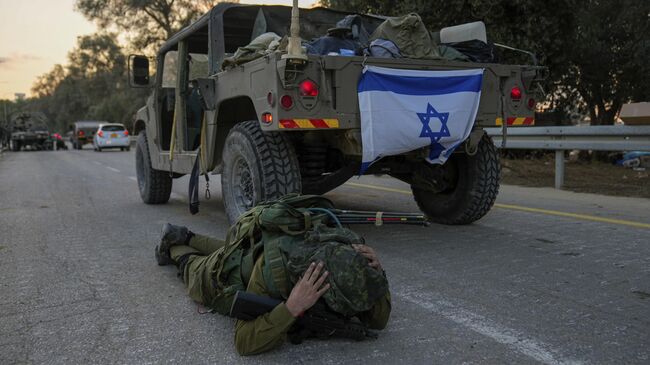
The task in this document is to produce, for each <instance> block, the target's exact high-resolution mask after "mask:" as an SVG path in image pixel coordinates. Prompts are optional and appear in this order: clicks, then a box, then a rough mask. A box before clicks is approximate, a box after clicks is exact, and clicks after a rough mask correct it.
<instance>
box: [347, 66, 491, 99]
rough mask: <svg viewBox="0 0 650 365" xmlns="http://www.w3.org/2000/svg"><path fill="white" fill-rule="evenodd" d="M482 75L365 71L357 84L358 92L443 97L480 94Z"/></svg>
mask: <svg viewBox="0 0 650 365" xmlns="http://www.w3.org/2000/svg"><path fill="white" fill-rule="evenodd" d="M482 81H483V75H468V76H444V77H418V76H398V75H386V74H379V73H376V72H372V71H367V72H365V73H364V74H363V76H362V78H361V81H360V82H359V86H358V92H360V93H361V92H364V91H390V92H394V93H396V94H404V95H443V94H452V93H459V92H475V93H477V92H480V91H481V82H482Z"/></svg>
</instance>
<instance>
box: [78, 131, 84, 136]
mask: <svg viewBox="0 0 650 365" xmlns="http://www.w3.org/2000/svg"><path fill="white" fill-rule="evenodd" d="M78 134H79V135H80V136H83V135H84V134H86V133H84V131H79V133H78Z"/></svg>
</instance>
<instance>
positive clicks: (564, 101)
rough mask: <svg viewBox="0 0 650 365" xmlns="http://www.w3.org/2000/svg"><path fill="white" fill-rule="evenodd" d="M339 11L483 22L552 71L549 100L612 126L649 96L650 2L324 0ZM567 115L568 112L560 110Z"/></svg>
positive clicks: (436, 23)
mask: <svg viewBox="0 0 650 365" xmlns="http://www.w3.org/2000/svg"><path fill="white" fill-rule="evenodd" d="M321 4H322V5H324V6H330V7H332V8H336V9H341V10H346V11H356V12H360V13H375V14H382V15H390V16H395V15H402V14H405V13H409V12H416V13H418V14H420V16H421V17H422V19H423V21H424V22H425V23H426V24H427V26H428V27H429V28H430V29H431V30H436V29H440V28H442V27H445V26H450V25H455V24H461V23H466V22H472V21H478V20H481V21H483V22H484V23H485V24H486V27H487V29H488V38H489V39H490V40H492V41H494V42H497V43H504V44H508V45H511V46H514V47H517V48H522V49H528V50H531V51H533V52H535V53H536V54H537V55H539V56H540V61H541V63H542V64H543V65H545V66H547V67H548V68H549V71H550V78H549V79H548V80H547V85H546V86H547V91H548V95H549V100H548V101H549V102H551V105H552V106H553V107H554V108H555V109H561V110H560V111H563V110H569V109H573V108H576V107H579V108H581V110H582V111H583V112H585V113H588V115H589V116H590V117H591V120H592V123H594V124H612V123H613V122H614V118H615V116H616V114H617V113H618V112H619V110H620V108H621V105H622V104H623V103H625V102H628V101H647V100H648V99H649V98H650V88H648V87H647V85H648V83H649V81H650V80H649V78H650V67H649V63H648V60H650V57H649V56H650V32H649V31H650V18H649V16H650V2H648V1H636V0H548V1H537V0H507V1H506V0H495V1H483V0H445V1H441V0H438V1H427V0H399V1H397V0H323V1H321ZM560 114H565V113H560Z"/></svg>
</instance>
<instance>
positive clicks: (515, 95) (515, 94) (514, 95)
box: [510, 86, 521, 100]
mask: <svg viewBox="0 0 650 365" xmlns="http://www.w3.org/2000/svg"><path fill="white" fill-rule="evenodd" d="M510 98H511V99H512V100H521V89H520V88H519V86H513V87H512V89H511V90H510Z"/></svg>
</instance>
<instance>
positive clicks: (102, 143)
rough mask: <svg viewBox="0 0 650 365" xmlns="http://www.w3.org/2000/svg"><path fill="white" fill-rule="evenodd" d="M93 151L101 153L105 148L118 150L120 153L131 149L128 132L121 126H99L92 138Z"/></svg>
mask: <svg viewBox="0 0 650 365" xmlns="http://www.w3.org/2000/svg"><path fill="white" fill-rule="evenodd" d="M93 146H94V147H95V151H97V152H101V151H102V150H103V149H106V148H119V149H121V150H122V151H124V150H127V151H129V150H130V149H131V147H130V146H131V141H130V139H129V131H128V130H126V128H124V125H123V124H119V123H111V124H100V125H99V128H98V129H97V133H95V137H94V138H93Z"/></svg>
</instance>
